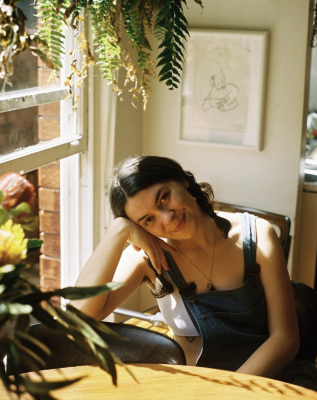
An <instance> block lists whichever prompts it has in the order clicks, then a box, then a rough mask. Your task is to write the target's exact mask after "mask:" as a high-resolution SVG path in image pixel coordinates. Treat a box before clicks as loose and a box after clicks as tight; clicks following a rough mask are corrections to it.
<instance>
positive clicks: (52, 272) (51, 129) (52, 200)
mask: <svg viewBox="0 0 317 400" xmlns="http://www.w3.org/2000/svg"><path fill="white" fill-rule="evenodd" d="M51 73H52V71H51V70H49V69H47V68H46V67H45V66H44V64H43V62H42V61H41V60H40V59H38V73H37V75H38V85H39V86H46V85H49V84H50V83H55V84H56V83H58V82H56V81H55V82H54V81H51V82H49V81H48V80H49V78H50V76H51ZM59 136H60V102H56V103H50V104H43V105H40V106H39V107H38V139H39V141H45V140H51V139H54V138H57V137H59ZM38 185H39V190H38V197H39V231H40V239H42V240H43V241H44V243H43V245H42V247H41V255H40V272H39V273H40V286H41V289H42V290H53V289H59V288H60V286H61V273H60V269H61V260H60V256H61V250H60V165H59V162H58V161H57V162H55V163H53V164H50V165H47V166H45V167H42V168H40V169H39V173H38Z"/></svg>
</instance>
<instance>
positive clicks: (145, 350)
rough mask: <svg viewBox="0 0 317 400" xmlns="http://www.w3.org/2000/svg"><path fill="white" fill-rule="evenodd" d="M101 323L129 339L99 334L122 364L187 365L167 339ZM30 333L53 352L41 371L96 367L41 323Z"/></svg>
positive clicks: (180, 351) (72, 344)
mask: <svg viewBox="0 0 317 400" xmlns="http://www.w3.org/2000/svg"><path fill="white" fill-rule="evenodd" d="M102 323H103V324H105V325H107V326H108V327H109V328H111V329H112V330H113V331H114V332H116V333H117V334H119V335H120V336H122V337H123V338H127V339H128V340H122V339H120V338H118V337H115V336H108V335H104V334H100V336H102V338H103V339H104V340H105V342H106V343H107V344H108V345H109V348H110V350H111V351H112V352H113V353H114V354H115V355H116V356H118V357H119V358H120V359H121V360H122V361H123V362H124V363H126V364H128V363H144V364H179V365H186V358H185V355H184V351H183V349H182V348H181V346H180V345H179V344H178V343H177V342H176V341H175V340H173V339H171V338H169V337H168V336H166V335H163V334H161V333H158V332H154V331H151V330H148V329H143V328H140V327H136V326H133V325H128V324H120V323H110V322H102ZM29 333H30V335H31V336H32V337H34V338H36V339H38V340H40V341H41V342H42V343H44V344H45V345H46V346H47V347H48V348H49V349H50V350H51V352H52V355H51V356H50V357H49V358H46V359H45V361H46V366H45V368H43V369H52V368H64V367H74V366H79V365H95V364H96V363H95V360H94V358H93V357H92V355H90V354H88V353H87V352H86V351H85V350H83V349H82V348H81V347H79V346H78V345H77V344H76V342H74V341H72V340H70V339H69V338H68V337H67V336H66V335H64V334H63V333H61V332H59V331H55V330H53V329H50V328H48V327H47V326H46V325H44V324H42V323H41V322H35V323H33V324H32V325H31V326H30V330H29ZM27 345H28V347H29V348H30V347H31V345H30V344H29V343H28V344H27ZM33 350H36V348H34V349H33ZM28 371H29V369H28V367H26V366H24V365H22V366H21V373H23V372H28Z"/></svg>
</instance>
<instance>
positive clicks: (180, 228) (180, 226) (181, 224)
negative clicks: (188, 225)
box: [172, 214, 186, 233]
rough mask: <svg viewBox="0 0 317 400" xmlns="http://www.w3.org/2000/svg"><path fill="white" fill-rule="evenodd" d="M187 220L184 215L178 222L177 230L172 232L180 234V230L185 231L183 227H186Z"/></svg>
mask: <svg viewBox="0 0 317 400" xmlns="http://www.w3.org/2000/svg"><path fill="white" fill-rule="evenodd" d="M185 218H186V217H185V214H183V216H182V217H181V218H180V219H179V221H178V223H177V225H176V227H175V229H174V230H173V231H172V233H175V232H179V231H180V230H182V229H183V226H184V225H185Z"/></svg>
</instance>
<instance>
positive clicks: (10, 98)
mask: <svg viewBox="0 0 317 400" xmlns="http://www.w3.org/2000/svg"><path fill="white" fill-rule="evenodd" d="M75 47H76V42H75V37H74V34H73V32H71V30H66V32H65V54H66V55H67V54H69V51H70V49H73V48H75ZM78 58H80V57H78ZM79 61H80V60H79ZM64 64H65V67H64V68H63V69H62V70H61V71H60V80H61V82H64V81H65V79H66V76H67V75H68V74H69V72H70V62H69V60H68V59H66V60H65V63H64ZM67 95H68V91H67V89H66V88H65V86H64V84H63V83H62V84H60V85H50V86H44V87H36V88H30V89H24V90H18V91H12V92H8V93H5V94H0V112H8V111H12V110H19V109H23V108H24V109H25V108H27V107H33V106H37V105H40V104H45V103H53V102H56V101H59V100H61V99H62V98H66V97H67ZM79 96H80V98H82V97H84V89H83V88H82V89H80V90H79ZM60 104H61V110H60V115H61V124H60V125H61V132H60V137H58V138H55V139H52V140H49V141H44V142H42V143H38V144H35V145H33V146H28V147H25V148H23V149H21V150H16V151H14V152H12V153H8V154H5V155H2V156H0V174H4V173H6V172H9V171H14V172H22V173H26V172H29V171H32V170H34V169H37V168H39V167H41V166H44V165H47V164H51V163H52V162H54V161H57V160H61V159H62V158H65V157H68V156H71V155H73V154H76V153H80V152H84V151H86V150H87V129H85V121H84V118H83V121H82V120H81V121H79V118H78V115H81V116H82V115H83V109H84V108H83V107H84V102H83V101H81V102H80V105H79V109H78V111H77V117H76V116H75V114H74V113H73V110H72V108H73V104H74V101H73V98H72V97H71V98H68V99H65V100H61V101H60ZM69 132H72V134H71V135H69Z"/></svg>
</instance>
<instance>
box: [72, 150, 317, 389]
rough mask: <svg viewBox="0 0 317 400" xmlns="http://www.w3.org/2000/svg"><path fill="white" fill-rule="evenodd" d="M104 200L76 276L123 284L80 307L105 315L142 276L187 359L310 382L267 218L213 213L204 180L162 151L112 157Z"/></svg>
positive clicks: (312, 375) (88, 282)
mask: <svg viewBox="0 0 317 400" xmlns="http://www.w3.org/2000/svg"><path fill="white" fill-rule="evenodd" d="M110 200H111V207H112V211H113V214H114V217H115V219H114V221H113V222H112V224H111V225H110V227H109V228H108V230H107V232H106V234H105V236H104V237H103V239H102V240H101V242H100V244H99V245H98V247H97V249H96V250H95V252H94V253H93V255H92V256H91V258H90V259H89V260H88V262H87V264H86V265H85V267H84V268H83V270H82V272H81V274H80V276H79V279H78V281H77V284H76V285H78V286H93V285H100V284H103V283H106V282H111V281H114V282H124V283H125V285H124V286H123V287H121V288H120V289H118V290H116V291H113V292H110V293H109V294H106V295H101V296H98V297H94V298H91V299H87V300H81V301H78V302H76V304H75V305H76V306H77V307H78V308H80V309H81V310H82V311H84V312H86V313H87V314H89V315H91V316H93V317H95V318H97V319H103V318H105V317H106V316H108V315H109V314H110V313H111V312H112V311H113V310H114V309H115V308H116V307H119V306H120V304H122V303H123V302H124V301H125V300H127V299H128V298H129V297H130V296H131V295H132V294H133V293H134V292H135V291H136V290H137V289H138V288H139V287H140V285H141V284H142V283H143V282H146V283H148V285H149V286H150V288H151V290H152V293H153V294H154V295H155V296H156V297H157V298H158V303H159V306H160V309H161V312H162V314H163V316H164V318H165V320H166V322H167V323H168V325H170V326H171V328H172V329H173V331H174V335H175V339H176V340H177V341H178V342H179V343H180V344H181V346H182V347H183V349H184V352H185V355H186V359H187V363H188V364H190V365H198V366H205V367H213V368H220V369H227V370H235V371H237V372H241V373H248V374H253V375H261V376H266V377H271V378H277V379H281V380H285V381H288V382H292V383H297V384H300V385H303V386H306V387H309V388H312V389H316V388H317V385H316V381H317V379H316V369H315V366H314V365H313V364H311V363H308V362H295V361H294V360H293V359H294V357H295V355H296V353H297V351H298V348H299V334H298V326H297V318H296V312H295V307H294V300H293V293H292V288H291V283H290V279H289V276H288V272H287V268H286V264H285V259H284V255H283V251H282V248H281V245H280V242H279V240H278V238H277V236H276V234H275V231H274V229H273V228H272V227H271V225H270V224H269V223H268V222H266V221H265V220H263V219H259V218H258V219H255V218H254V216H252V215H249V214H231V213H220V212H219V213H216V212H215V211H214V209H213V206H212V200H213V191H212V188H211V186H210V185H209V184H208V183H197V182H196V180H195V178H194V176H193V174H192V173H191V172H188V171H184V170H183V168H182V167H181V166H180V165H179V164H178V163H177V162H176V161H174V160H172V159H169V158H165V157H156V156H137V157H134V158H130V159H128V160H126V161H125V162H123V163H122V164H121V165H119V166H118V167H117V169H116V171H115V176H114V178H113V182H112V187H111V195H110ZM127 242H128V243H130V246H128V247H127V248H126V249H125V250H124V248H125V245H126V243H127Z"/></svg>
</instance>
